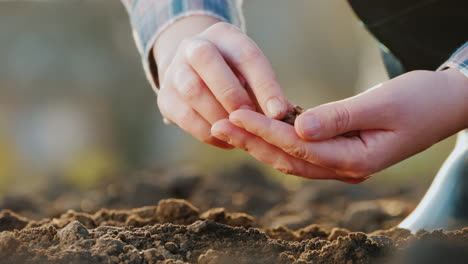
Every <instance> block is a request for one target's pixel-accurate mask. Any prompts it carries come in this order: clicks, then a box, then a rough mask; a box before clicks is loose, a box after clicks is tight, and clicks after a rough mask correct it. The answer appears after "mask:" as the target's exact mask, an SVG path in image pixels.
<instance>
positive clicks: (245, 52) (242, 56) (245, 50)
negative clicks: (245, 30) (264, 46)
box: [236, 45, 262, 64]
mask: <svg viewBox="0 0 468 264" xmlns="http://www.w3.org/2000/svg"><path fill="white" fill-rule="evenodd" d="M261 55H262V53H261V51H260V49H259V48H257V47H255V46H254V45H246V46H241V48H240V49H239V54H238V56H237V60H236V63H238V64H245V63H249V62H252V61H254V60H256V59H257V58H259V57H260V56H261Z"/></svg>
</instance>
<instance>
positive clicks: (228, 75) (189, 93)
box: [155, 16, 288, 148]
mask: <svg viewBox="0 0 468 264" xmlns="http://www.w3.org/2000/svg"><path fill="white" fill-rule="evenodd" d="M206 19H208V20H213V19H212V18H203V17H201V16H195V17H189V18H186V19H183V20H182V21H181V22H177V23H176V24H174V25H173V26H171V28H169V29H168V30H167V32H165V33H163V34H162V36H161V38H160V39H159V40H158V42H157V43H156V45H155V51H156V60H157V61H158V66H159V72H160V81H161V89H160V91H159V95H158V106H159V109H160V110H161V113H162V115H163V116H164V117H165V118H166V119H167V120H169V121H171V122H172V123H175V124H177V125H178V126H179V127H181V128H182V129H184V130H185V131H187V132H188V133H190V134H192V135H193V136H194V137H196V138H197V139H199V140H201V141H203V142H206V143H209V144H212V145H215V146H218V147H223V148H231V147H232V146H230V145H228V144H226V143H225V142H222V141H219V140H218V139H216V138H214V137H213V136H212V135H211V131H210V130H211V125H212V124H214V123H215V122H216V121H218V120H221V119H225V118H227V117H228V115H229V113H231V112H233V111H235V110H238V109H249V110H252V111H261V112H263V113H265V114H266V115H267V116H268V117H270V118H274V119H280V118H282V117H283V116H284V115H285V114H286V112H287V110H288V104H287V100H286V99H285V97H284V94H283V92H282V89H281V87H280V85H279V83H278V82H277V80H276V77H275V74H274V73H273V70H272V68H271V66H270V63H269V62H268V60H267V58H266V57H265V56H264V54H263V53H262V51H261V50H260V49H259V48H258V47H257V45H256V44H255V43H254V42H253V41H252V40H251V39H250V38H249V37H248V36H247V35H245V34H244V33H243V32H242V31H241V30H239V29H237V28H236V27H234V26H232V25H230V24H227V23H214V24H213V23H211V24H212V25H208V26H205V25H207V24H209V23H210V22H206ZM200 21H201V22H200ZM211 22H212V21H211ZM197 23H198V24H197ZM200 23H201V24H200ZM197 28H198V29H200V30H199V31H200V32H201V33H198V34H192V33H193V30H194V29H197ZM184 32H187V33H184ZM182 39H184V40H183V41H180V40H182ZM179 43H180V44H179ZM257 107H259V108H257Z"/></svg>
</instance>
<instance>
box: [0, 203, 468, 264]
mask: <svg viewBox="0 0 468 264" xmlns="http://www.w3.org/2000/svg"><path fill="white" fill-rule="evenodd" d="M0 215H1V218H0V230H8V231H4V232H1V233H0V257H1V259H2V263H291V264H292V263H297V264H299V263H300V264H305V263H406V262H405V261H408V260H411V261H413V260H414V258H416V257H417V256H418V253H420V252H422V251H423V250H424V249H426V250H427V247H428V246H434V245H437V248H435V249H434V248H432V252H437V251H438V250H439V249H442V250H439V251H440V252H439V254H440V255H444V254H450V256H452V257H453V256H455V255H456V256H458V257H460V254H464V256H466V253H465V252H466V250H467V249H468V228H467V229H463V230H459V231H455V232H445V233H444V232H442V231H440V230H438V231H434V232H425V231H421V232H419V233H418V234H416V235H411V234H410V233H409V232H408V231H407V230H404V229H398V228H394V229H391V230H380V231H376V232H374V233H372V234H369V235H366V234H364V233H361V232H350V231H349V230H347V229H343V228H334V229H332V230H327V229H325V228H323V227H321V226H318V225H310V226H307V227H305V228H301V229H298V230H291V229H289V228H287V227H284V226H280V227H277V228H273V229H271V228H264V227H261V226H260V227H258V228H251V227H252V226H255V225H256V222H257V221H256V219H255V217H253V216H251V215H248V214H245V213H231V212H228V211H227V210H226V209H224V208H214V209H210V210H208V211H206V212H204V213H201V214H200V213H199V209H198V208H196V207H195V206H193V205H192V204H190V203H189V202H187V201H185V200H180V199H168V200H161V201H160V202H159V203H158V205H157V206H147V207H143V208H137V209H132V210H126V211H124V210H105V209H102V210H100V211H98V212H96V213H94V214H88V213H78V212H74V211H69V212H67V213H65V214H63V215H61V216H60V217H58V218H52V219H43V220H40V221H34V220H28V219H27V218H24V217H21V216H18V215H15V214H13V213H11V212H8V211H2V212H1V214H0ZM12 215H14V216H15V217H12ZM4 219H8V221H4ZM446 249H449V250H450V251H449V252H448V253H447V252H446V251H447V250H446ZM454 249H455V250H454ZM457 249H458V251H457ZM409 252H412V253H411V254H410V253H409ZM457 254H458V255H457ZM410 256H411V258H410ZM424 260H425V261H426V262H407V263H430V262H427V261H429V260H427V259H424ZM457 260H466V258H462V259H460V258H458V259H457ZM394 261H398V262H394ZM446 263H447V262H446ZM451 263H456V262H451ZM460 263H461V262H460Z"/></svg>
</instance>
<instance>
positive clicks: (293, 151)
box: [285, 144, 308, 159]
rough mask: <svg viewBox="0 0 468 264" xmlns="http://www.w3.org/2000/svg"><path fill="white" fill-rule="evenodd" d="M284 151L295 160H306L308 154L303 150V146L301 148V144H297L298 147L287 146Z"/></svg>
mask: <svg viewBox="0 0 468 264" xmlns="http://www.w3.org/2000/svg"><path fill="white" fill-rule="evenodd" d="M285 151H286V152H287V153H288V154H290V155H292V156H294V157H296V158H300V159H307V158H308V153H307V150H306V148H305V146H303V145H302V144H298V145H291V146H287V147H286V148H285Z"/></svg>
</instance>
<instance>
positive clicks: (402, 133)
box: [212, 69, 468, 183]
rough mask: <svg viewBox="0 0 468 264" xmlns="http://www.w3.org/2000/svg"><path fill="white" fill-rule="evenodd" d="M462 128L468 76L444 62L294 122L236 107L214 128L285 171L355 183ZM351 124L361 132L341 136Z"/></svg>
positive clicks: (467, 114) (467, 109) (467, 115)
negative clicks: (441, 68) (439, 67)
mask: <svg viewBox="0 0 468 264" xmlns="http://www.w3.org/2000/svg"><path fill="white" fill-rule="evenodd" d="M467 127H468V78H466V77H465V76H464V75H462V74H461V73H460V72H458V71H457V70H453V69H449V70H446V71H442V72H429V71H415V72H410V73H407V74H405V75H403V76H400V77H398V78H395V79H393V80H390V81H388V82H386V83H383V84H382V85H381V86H379V87H376V88H374V89H371V90H369V91H367V92H364V93H362V94H359V95H357V96H355V97H351V98H348V99H346V100H343V101H338V102H333V103H330V104H325V105H322V106H319V107H316V108H313V109H311V110H309V111H307V112H305V113H303V114H302V115H300V116H299V117H298V118H297V120H296V122H295V127H292V126H290V125H288V124H284V123H282V122H280V121H277V120H272V119H269V118H267V117H265V116H263V115H261V114H258V113H255V112H252V111H246V110H239V111H236V112H234V113H232V114H231V115H230V117H229V121H228V120H222V121H220V122H218V123H216V124H215V125H214V126H213V129H212V133H213V134H214V135H215V136H216V137H218V138H219V139H222V140H225V141H226V142H229V143H230V144H232V145H233V146H236V147H239V148H242V149H245V150H247V151H249V152H250V153H251V154H252V155H253V156H255V157H256V158H257V159H259V160H260V161H263V162H265V163H268V164H270V165H271V166H273V167H274V168H276V169H278V170H280V171H283V172H285V173H288V174H294V175H298V176H303V177H307V178H316V179H337V180H340V181H344V182H349V183H359V182H362V181H363V180H365V179H367V178H368V177H370V175H371V174H372V173H375V172H377V171H380V170H382V169H384V168H387V167H389V166H391V165H393V164H395V163H397V162H399V161H402V160H404V159H406V158H408V157H410V156H412V155H414V154H416V153H418V152H421V151H423V150H425V149H427V148H428V147H430V146H432V145H433V144H435V143H437V142H438V141H440V140H442V139H444V138H446V137H448V136H450V135H453V134H454V133H456V132H458V131H460V130H462V129H464V128H467ZM244 129H245V130H247V131H248V132H250V134H246V133H245V131H243V130H244ZM352 131H359V136H352V137H346V136H340V135H343V134H345V133H348V132H352Z"/></svg>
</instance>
